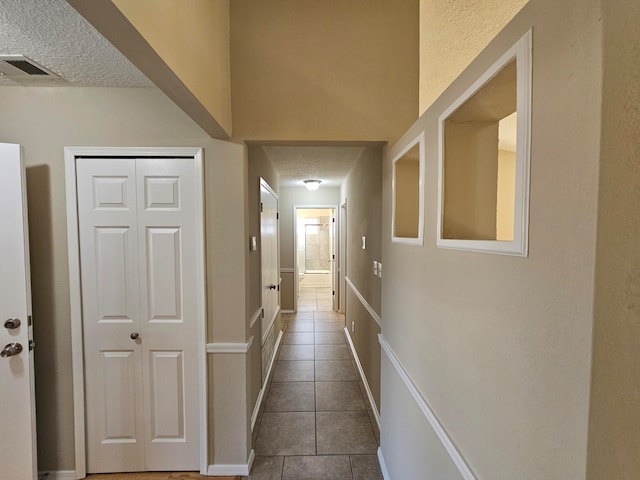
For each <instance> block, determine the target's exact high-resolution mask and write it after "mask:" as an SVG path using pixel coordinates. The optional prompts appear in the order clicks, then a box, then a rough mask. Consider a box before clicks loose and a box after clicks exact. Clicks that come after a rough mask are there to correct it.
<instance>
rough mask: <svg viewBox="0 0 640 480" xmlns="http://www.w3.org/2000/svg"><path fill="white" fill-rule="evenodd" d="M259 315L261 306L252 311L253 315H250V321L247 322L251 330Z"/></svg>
mask: <svg viewBox="0 0 640 480" xmlns="http://www.w3.org/2000/svg"><path fill="white" fill-rule="evenodd" d="M260 315H262V307H258V309H257V310H256V313H254V314H253V317H251V321H250V322H249V330H251V329H252V328H253V326H254V325H255V324H256V322H257V321H258V319H259V318H260Z"/></svg>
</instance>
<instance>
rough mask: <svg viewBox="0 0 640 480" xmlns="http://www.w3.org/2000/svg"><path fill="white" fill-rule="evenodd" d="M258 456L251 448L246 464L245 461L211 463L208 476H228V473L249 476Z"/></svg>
mask: <svg viewBox="0 0 640 480" xmlns="http://www.w3.org/2000/svg"><path fill="white" fill-rule="evenodd" d="M255 458H256V453H255V452H254V451H253V450H251V453H250V454H249V460H248V461H247V463H246V464H244V463H237V464H230V465H222V464H221V465H209V467H208V468H207V476H210V477H215V476H218V477H222V476H226V475H243V476H247V475H249V472H250V471H251V466H252V465H253V461H254V460H255Z"/></svg>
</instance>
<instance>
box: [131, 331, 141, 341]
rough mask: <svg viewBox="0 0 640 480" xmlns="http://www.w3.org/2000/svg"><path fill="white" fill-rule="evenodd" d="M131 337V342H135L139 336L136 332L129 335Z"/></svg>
mask: <svg viewBox="0 0 640 480" xmlns="http://www.w3.org/2000/svg"><path fill="white" fill-rule="evenodd" d="M129 336H130V337H131V340H136V339H137V338H138V337H139V336H140V335H138V334H137V333H136V332H133V333H132V334H131V335H129Z"/></svg>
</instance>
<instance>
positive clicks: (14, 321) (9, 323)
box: [4, 318, 21, 330]
mask: <svg viewBox="0 0 640 480" xmlns="http://www.w3.org/2000/svg"><path fill="white" fill-rule="evenodd" d="M20 323H21V322H20V319H19V318H9V319H7V320H5V322H4V328H6V329H7V330H13V329H14V328H18V327H19V326H20Z"/></svg>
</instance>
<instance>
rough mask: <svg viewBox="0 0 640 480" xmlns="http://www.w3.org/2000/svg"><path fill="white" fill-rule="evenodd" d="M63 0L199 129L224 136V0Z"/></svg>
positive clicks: (227, 101)
mask: <svg viewBox="0 0 640 480" xmlns="http://www.w3.org/2000/svg"><path fill="white" fill-rule="evenodd" d="M68 2H69V4H71V5H72V6H73V7H74V8H75V9H76V10H77V11H78V12H80V14H81V15H82V16H84V17H85V18H86V19H87V20H88V21H89V22H90V23H91V24H92V25H93V26H94V27H95V28H96V29H97V30H98V31H99V32H100V33H101V34H102V35H103V36H104V37H105V38H106V39H107V40H108V41H109V42H111V43H112V44H113V45H114V46H115V47H116V48H118V50H120V51H121V52H122V53H123V54H124V56H125V57H127V58H128V59H129V60H130V61H131V63H133V64H134V65H135V66H136V67H138V69H140V71H142V73H144V74H145V75H146V76H147V77H148V78H149V79H150V80H151V81H152V82H153V83H154V84H155V85H156V86H157V87H158V88H159V89H160V90H162V91H163V92H164V93H165V94H166V95H167V96H168V97H169V98H171V99H172V100H173V101H174V102H175V103H176V105H178V106H179V107H180V108H181V109H182V110H183V111H184V112H186V113H187V115H189V116H190V117H191V118H192V119H193V120H194V121H195V122H196V123H197V124H198V125H199V126H200V127H201V128H202V129H203V130H205V131H206V132H207V133H208V134H209V135H211V136H212V137H214V138H223V139H226V138H229V136H230V135H231V128H232V125H231V80H230V66H229V1H228V0H193V1H190V2H188V5H189V8H184V6H185V5H186V2H179V1H178V0H159V1H155V0H140V1H135V2H131V1H125V0H113V1H112V0H68ZM158 7H161V8H158Z"/></svg>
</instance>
